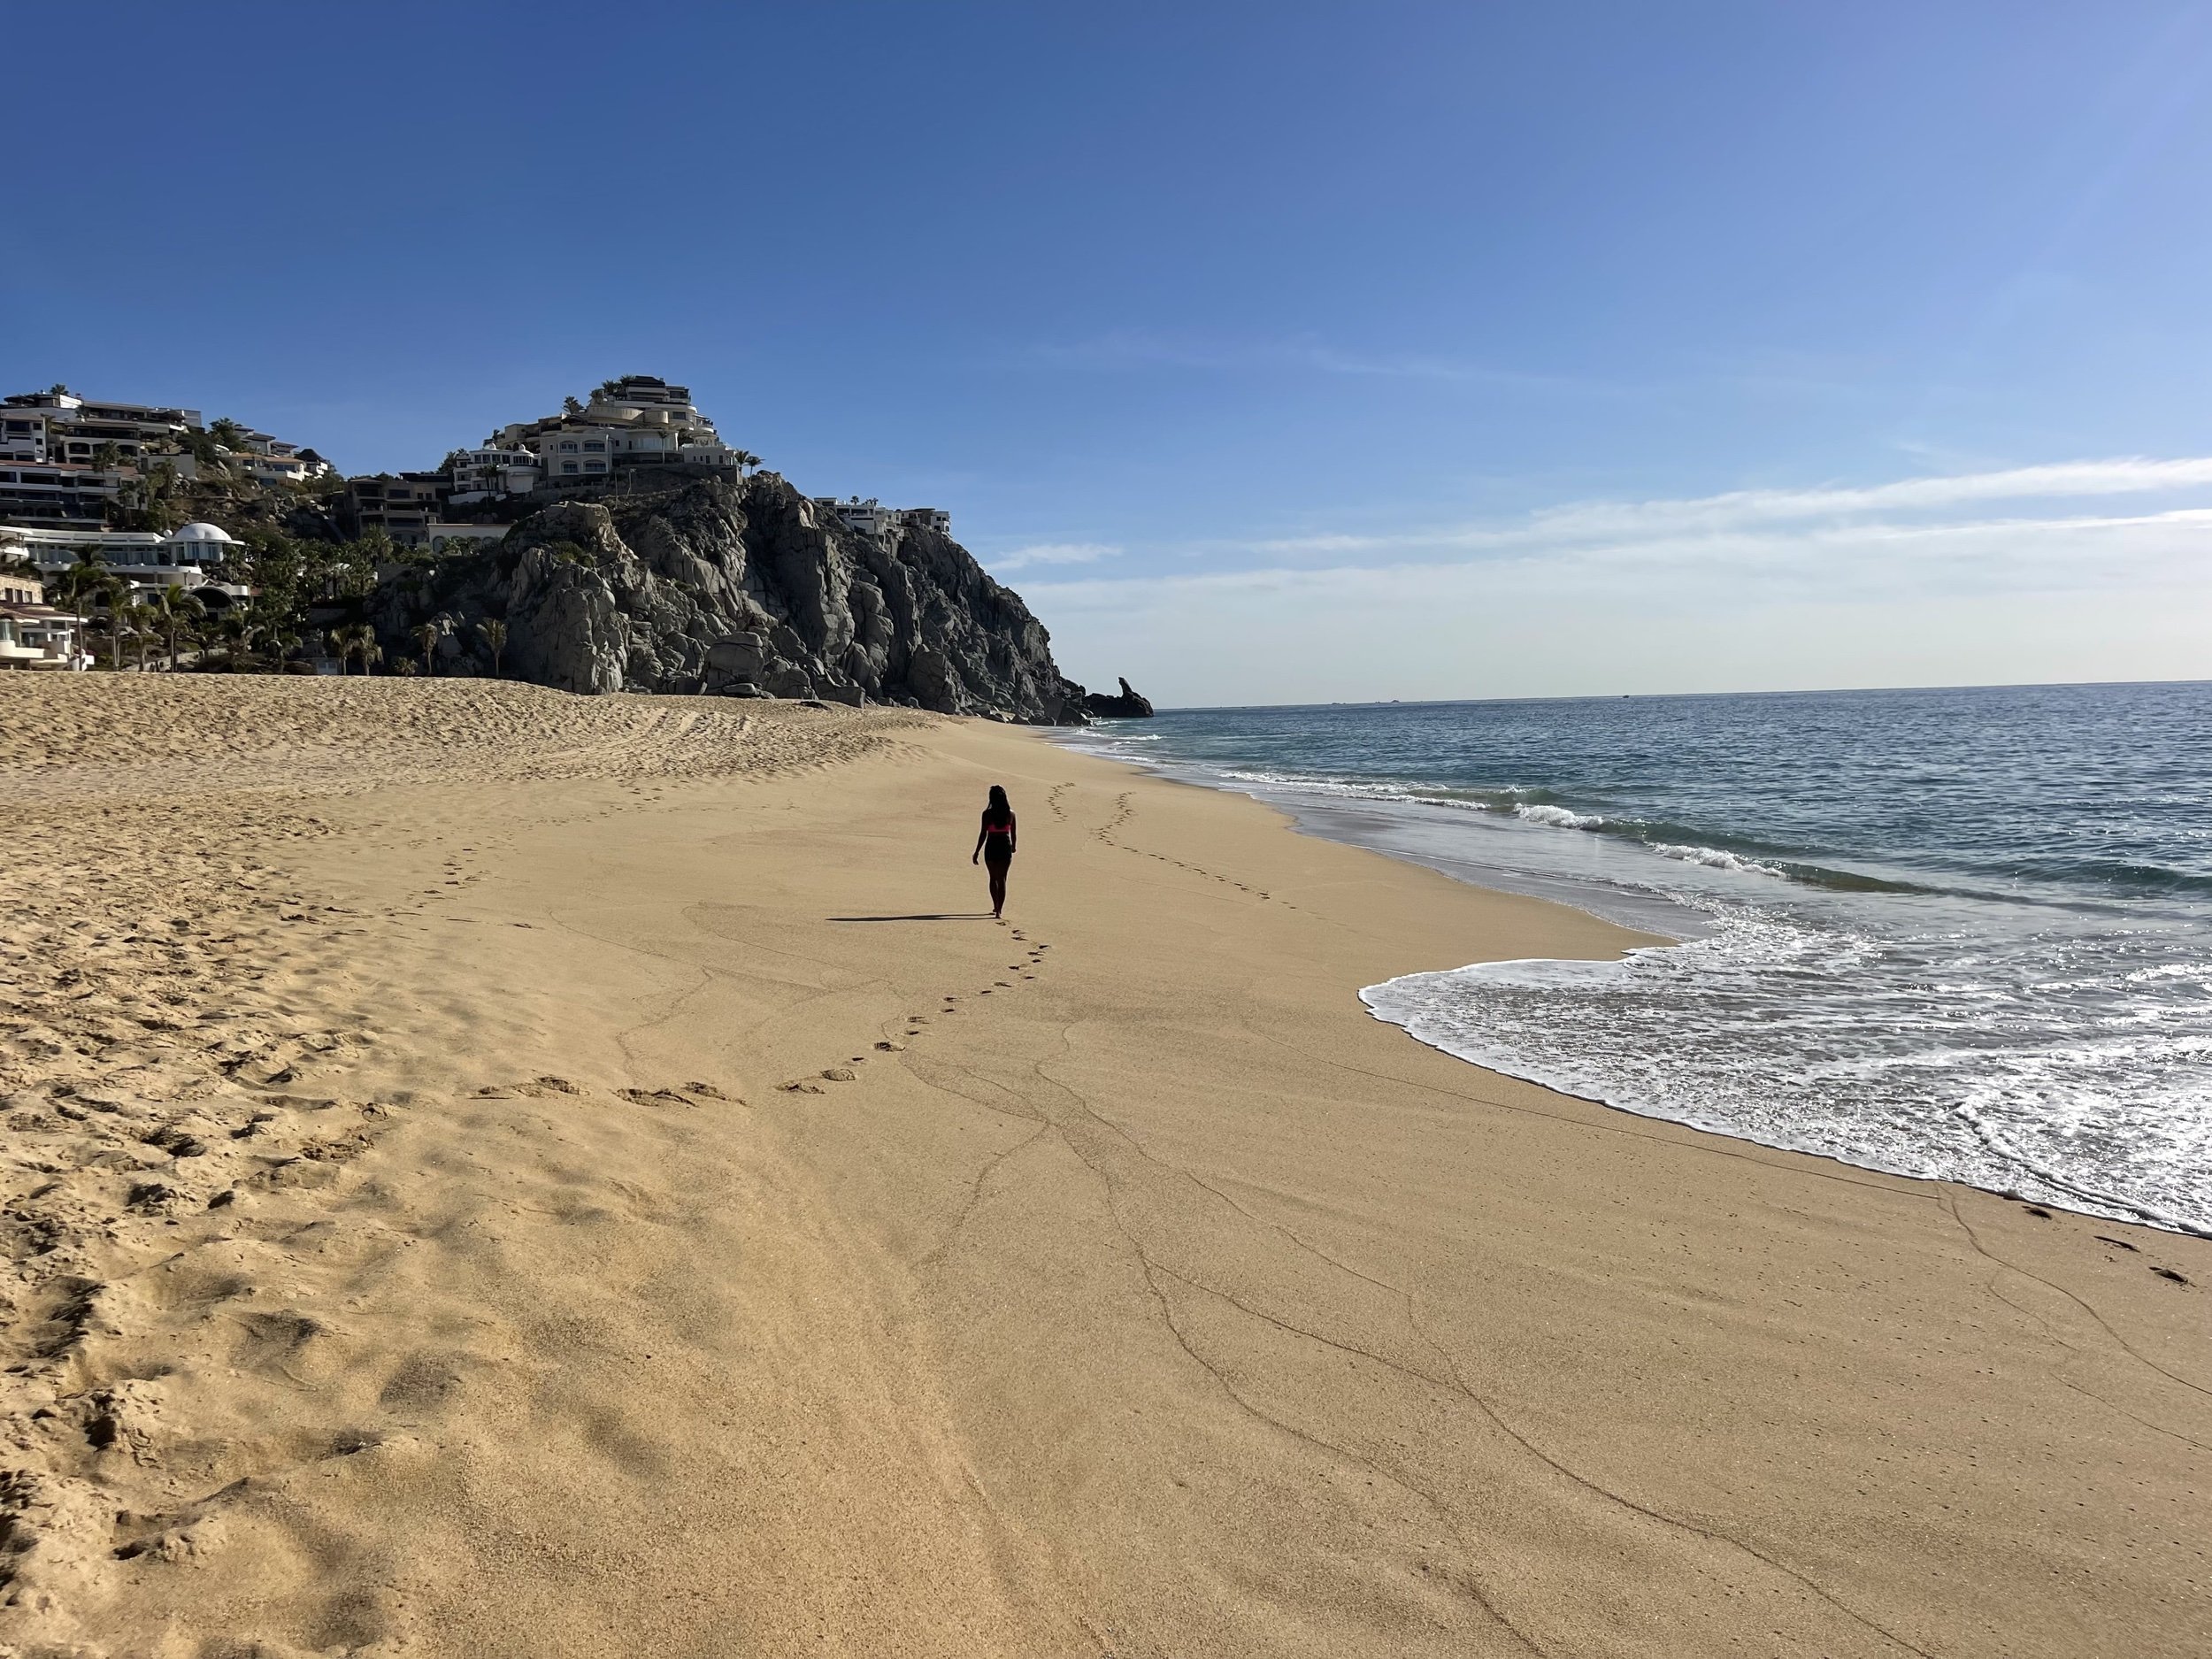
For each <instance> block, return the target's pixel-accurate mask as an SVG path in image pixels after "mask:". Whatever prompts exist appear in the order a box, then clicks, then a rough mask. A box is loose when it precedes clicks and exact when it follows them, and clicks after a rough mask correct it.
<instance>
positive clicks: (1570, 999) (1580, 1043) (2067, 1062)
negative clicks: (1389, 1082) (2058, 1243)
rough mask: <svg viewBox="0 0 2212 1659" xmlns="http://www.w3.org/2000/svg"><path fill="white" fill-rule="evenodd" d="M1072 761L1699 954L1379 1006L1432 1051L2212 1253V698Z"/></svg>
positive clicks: (1369, 716)
mask: <svg viewBox="0 0 2212 1659" xmlns="http://www.w3.org/2000/svg"><path fill="white" fill-rule="evenodd" d="M1071 741H1074V742H1076V743H1077V744H1078V745H1079V746H1081V747H1085V748H1088V749H1094V750H1097V751H1099V752H1102V753H1104V754H1108V755H1111V756H1113V757H1117V758H1119V759H1124V760H1131V761H1135V762H1137V763H1139V764H1142V765H1144V766H1147V767H1148V768H1151V769H1154V770H1156V771H1159V772H1164V773H1167V774H1169V775H1171V776H1174V777H1179V778H1182V779H1184V780H1188V781H1191V782H1195V783H1203V784H1209V785H1212V786H1214V787H1222V788H1231V789H1238V790H1242V791H1244V792H1247V793H1248V794H1251V795H1256V796H1258V797H1260V798H1261V799H1263V800H1265V801H1269V802H1271V803H1275V804H1277V805H1279V806H1281V807H1283V808H1285V809H1286V810H1289V811H1290V812H1292V813H1293V814H1294V815H1295V817H1296V818H1298V819H1299V821H1300V822H1301V824H1302V826H1304V827H1305V828H1307V829H1308V830H1310V831H1311V832H1312V833H1317V834H1322V835H1326V836H1330V837H1333V838H1336V839H1340V840H1345V841H1356V842H1358V843H1360V844H1363V845H1366V846H1371V847H1374V848H1377V849H1380V850H1383V851H1386V852H1389V853H1393V854H1395V855H1397V856H1402V857H1406V858H1411V859H1414V860H1417V861H1418V862H1420V863H1423V864H1430V865H1432V866H1433V867H1435V868H1437V869H1440V870H1442V871H1445V872H1448V873H1449V874H1452V875H1455V876H1458V877H1460V878H1462V879H1465V880H1468V881H1471V882H1475V883H1478V884H1480V885H1484V886H1488V887H1502V888H1507V889H1509V890H1513V891H1517V892H1524V893H1531V894H1535V895H1540V896H1544V897H1549V898H1554V899H1558V900H1560V901H1562V902H1566V903H1570V904H1574V905H1578V906H1580V907H1581V908H1583V909H1585V910H1592V911H1594V912H1596V913H1598V914H1600V915H1602V916H1606V917H1609V918H1613V919H1616V920H1618V921H1621V922H1624V923H1625V924H1628V925H1630V926H1636V927H1640V928H1642V929H1645V930H1647V931H1649V932H1652V933H1658V934H1661V935H1663V936H1664V937H1666V938H1668V939H1670V940H1671V941H1675V942H1672V943H1670V944H1666V945H1663V946H1655V947H1652V948H1649V949H1641V950H1638V951H1635V952H1633V953H1632V954H1631V955H1630V956H1628V957H1627V958H1626V959H1625V960H1624V961H1621V962H1617V963H1589V962H1568V961H1524V962H1502V963H1484V964H1474V965H1471V966H1468V967H1463V968H1460V969H1456V970H1454V971H1452V972H1441V973H1417V974H1409V975H1407V976H1406V977H1404V978H1402V979H1392V980H1389V981H1387V982H1386V983H1384V984H1381V985H1375V986H1370V987H1366V989H1364V990H1363V991H1362V992H1361V993H1360V995H1361V996H1362V997H1363V999H1364V1001H1365V1002H1366V1003H1367V1006H1368V1007H1369V1008H1370V1009H1371V1010H1372V1011H1373V1012H1374V1014H1375V1016H1376V1017H1377V1018H1380V1019H1385V1020H1388V1021H1390V1022H1392V1023H1394V1024H1396V1025H1402V1026H1404V1027H1405V1029H1406V1030H1407V1031H1408V1032H1409V1033H1412V1035H1414V1036H1415V1037H1417V1038H1418V1039H1419V1040H1420V1041H1424V1042H1426V1043H1430V1044H1432V1045H1433V1046H1434V1047H1436V1048H1442V1049H1445V1050H1447V1051H1448V1052H1449V1053H1452V1054H1455V1055H1457V1056H1461V1057H1462V1058H1464V1059H1467V1060H1471V1061H1473V1062H1474V1063H1476V1064H1480V1065H1484V1066H1488V1067H1490V1068H1492V1069H1494V1070H1496V1071H1503V1072H1507V1073H1509V1074H1511V1075H1512V1076H1515V1077H1520V1078H1526V1079H1531V1080H1532V1081H1534V1082H1538V1083H1542V1084H1546V1085H1548V1086H1549V1087H1553V1088H1556V1089H1561V1090H1563V1091H1565V1092H1567V1093H1569V1094H1578V1095H1582V1096H1584V1097H1586V1098H1588V1099H1593V1100H1599V1101H1603V1102H1607V1103H1609V1104H1610V1105H1613V1106H1617V1107H1619V1108H1621V1109H1622V1110H1627V1111H1632V1112H1639V1113H1642V1114H1644V1115H1647V1116H1649V1117H1654V1118H1670V1119H1672V1120H1674V1121H1676V1122H1679V1123H1685V1124H1690V1125H1695V1126H1697V1127H1698V1128H1701V1129H1707V1130H1711V1131H1714V1132H1716V1133H1721V1134H1727V1135H1735V1136H1740V1137H1742V1138H1744V1139H1746V1140H1749V1141H1758V1142H1760V1143H1762V1144H1763V1145H1767V1146H1773V1147H1786V1148H1795V1149H1798V1150H1801V1151H1806V1152H1813V1153H1818V1154H1822V1155H1824V1156H1829V1157H1833V1158H1838V1159H1841V1160H1844V1161H1845V1162H1847V1163H1851V1164H1861V1165H1864V1166H1866V1167H1868V1168H1871V1169H1879V1170H1887V1171H1894V1172H1897V1173H1901V1174H1907V1175H1920V1176H1934V1177H1940V1178H1942V1179H1949V1180H1956V1181H1963V1182H1967V1183H1970V1184H1972V1185H1974V1186H1977V1187H1986V1188H1989V1189H1992V1190H1993V1191H1999V1192H2009V1193H2016V1194H2019V1195H2021V1196H2023V1197H2025V1198H2030V1199H2033V1200H2037V1201H2040V1202H2047V1203H2054V1204H2060V1205H2064V1206H2066V1207H2069V1208H2071V1209H2074V1210H2085V1211H2088V1212H2090V1213H2093V1214H2097V1215H2104V1216H2112V1217H2125V1218H2127V1219H2131V1220H2139V1221H2145V1222H2148V1223H2151V1224H2153V1225H2161V1226H2166V1227H2170V1228H2175V1229H2178V1230H2184V1231H2189V1232H2197V1233H2212V684H2179V685H2177V684H2166V685H2133V686H2055V687H2045V686H2039V687H1978V688H1971V689H1965V690H1933V691H1875V692H1827V693H1815V694H1777V695H1745V696H1682V697H1633V698H1581V699H1565V700H1556V701H1514V702H1483V703H1389V704H1379V705H1374V704H1370V705H1332V706H1328V707H1316V708H1263V709H1208V710H1181V711H1169V712H1165V713H1163V714H1161V715H1159V716H1157V717H1156V718H1153V719H1150V720H1133V721H1117V722H1110V723H1106V724H1102V725H1101V726H1097V727H1094V728H1092V729H1091V730H1090V731H1088V732H1086V733H1082V734H1081V735H1080V736H1079V737H1077V738H1075V739H1073V740H1071Z"/></svg>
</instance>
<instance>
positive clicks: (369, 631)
mask: <svg viewBox="0 0 2212 1659" xmlns="http://www.w3.org/2000/svg"><path fill="white" fill-rule="evenodd" d="M330 637H331V640H332V641H333V643H334V644H335V645H336V646H337V647H338V661H339V664H340V672H343V665H344V663H345V660H346V658H347V657H359V658H360V659H361V672H363V673H367V672H369V665H370V664H372V663H380V662H382V661H383V660H384V648H383V647H382V646H380V645H379V644H378V643H377V641H376V630H375V629H374V628H373V627H371V626H369V625H368V624H367V623H365V622H356V623H354V624H352V625H351V626H348V627H342V628H340V629H339V630H338V631H337V632H336V633H335V634H332V635H331V636H330Z"/></svg>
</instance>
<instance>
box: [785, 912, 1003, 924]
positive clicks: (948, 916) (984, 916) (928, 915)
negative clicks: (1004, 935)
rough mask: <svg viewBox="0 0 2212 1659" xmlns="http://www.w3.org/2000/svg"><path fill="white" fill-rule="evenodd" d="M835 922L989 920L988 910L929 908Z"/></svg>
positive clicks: (836, 920) (838, 917) (835, 918)
mask: <svg viewBox="0 0 2212 1659" xmlns="http://www.w3.org/2000/svg"><path fill="white" fill-rule="evenodd" d="M825 919H826V920H829V921H833V922H987V921H989V920H990V919H991V912H990V911H988V910H927V911H925V912H923V913H922V914H921V915H918V916H832V917H828V918H825Z"/></svg>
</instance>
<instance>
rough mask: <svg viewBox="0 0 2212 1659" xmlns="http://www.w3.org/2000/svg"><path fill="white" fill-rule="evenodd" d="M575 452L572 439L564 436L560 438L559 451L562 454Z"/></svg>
mask: <svg viewBox="0 0 2212 1659" xmlns="http://www.w3.org/2000/svg"><path fill="white" fill-rule="evenodd" d="M575 452H576V444H575V441H574V440H573V439H570V438H564V439H562V440H561V453H562V454H563V455H573V454H574V453H575Z"/></svg>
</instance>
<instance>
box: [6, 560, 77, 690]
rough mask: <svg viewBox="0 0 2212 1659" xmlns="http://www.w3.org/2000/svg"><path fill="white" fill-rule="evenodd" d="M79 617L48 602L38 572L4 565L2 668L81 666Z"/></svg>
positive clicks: (24, 567)
mask: <svg viewBox="0 0 2212 1659" xmlns="http://www.w3.org/2000/svg"><path fill="white" fill-rule="evenodd" d="M83 666H84V659H83V657H81V655H80V654H79V652H78V650H77V619H76V618H74V617H73V616H71V615H69V614H68V613H67V612H66V611H59V610H57V609H56V608H55V607H54V606H52V605H50V604H48V603H46V585H45V583H44V581H43V580H42V579H41V578H40V576H39V574H38V572H35V571H34V570H31V569H29V568H27V566H24V565H7V564H0V668H81V667H83Z"/></svg>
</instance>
